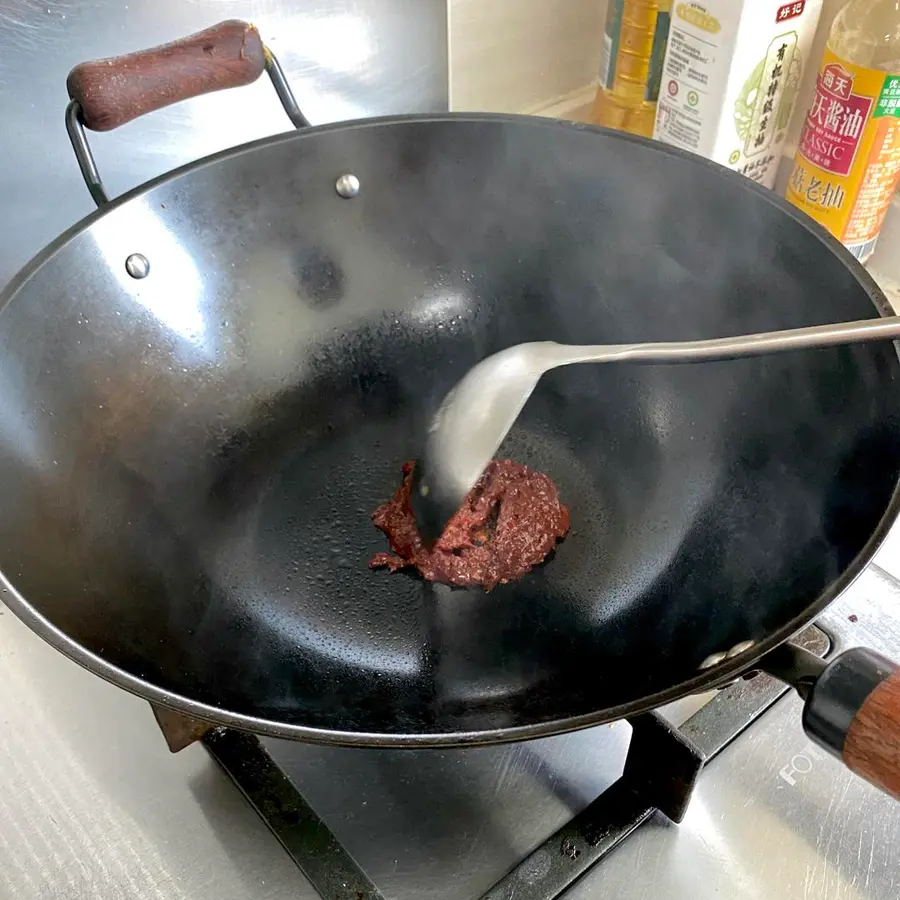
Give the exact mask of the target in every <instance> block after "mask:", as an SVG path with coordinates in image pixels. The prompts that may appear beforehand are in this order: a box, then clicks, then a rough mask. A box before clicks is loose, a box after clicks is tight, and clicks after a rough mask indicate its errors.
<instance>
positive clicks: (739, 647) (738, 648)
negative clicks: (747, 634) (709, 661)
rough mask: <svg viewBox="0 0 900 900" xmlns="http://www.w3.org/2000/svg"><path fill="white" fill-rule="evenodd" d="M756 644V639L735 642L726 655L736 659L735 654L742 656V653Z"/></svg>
mask: <svg viewBox="0 0 900 900" xmlns="http://www.w3.org/2000/svg"><path fill="white" fill-rule="evenodd" d="M755 646H756V641H741V642H740V643H739V644H735V645H734V646H733V647H732V648H731V649H730V650H729V651H728V653H727V654H726V655H727V657H728V659H734V658H735V656H740V655H741V654H742V653H746V652H747V651H748V650H751V649H752V648H753V647H755Z"/></svg>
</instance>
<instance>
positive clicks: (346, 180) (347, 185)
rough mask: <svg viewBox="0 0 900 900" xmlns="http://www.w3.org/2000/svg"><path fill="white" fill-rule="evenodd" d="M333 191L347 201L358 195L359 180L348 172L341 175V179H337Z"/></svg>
mask: <svg viewBox="0 0 900 900" xmlns="http://www.w3.org/2000/svg"><path fill="white" fill-rule="evenodd" d="M334 189H335V190H336V191H337V192H338V195H339V196H341V197H343V198H344V199H345V200H349V199H350V198H351V197H355V196H356V195H357V194H358V193H359V179H358V178H357V177H356V176H355V175H352V174H350V173H349V172H348V173H347V174H346V175H341V177H340V178H338V180H337V181H336V182H335V183H334Z"/></svg>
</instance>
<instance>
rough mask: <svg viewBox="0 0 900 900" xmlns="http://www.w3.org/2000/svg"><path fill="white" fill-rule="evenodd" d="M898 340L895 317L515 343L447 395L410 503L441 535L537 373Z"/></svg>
mask: <svg viewBox="0 0 900 900" xmlns="http://www.w3.org/2000/svg"><path fill="white" fill-rule="evenodd" d="M896 338H900V316H893V317H890V318H882V319H866V320H864V321H862V322H844V323H840V324H836V325H816V326H812V327H809V328H797V329H794V330H791V331H771V332H764V333H761V334H748V335H743V336H739V337H727V338H715V339H712V340H702V341H680V342H671V343H653V344H609V345H602V344H601V345H599V346H576V345H567V344H557V343H553V342H551V341H541V342H536V343H528V344H518V345H516V346H514V347H509V348H507V349H506V350H502V351H500V352H499V353H495V354H494V355H493V356H489V357H487V359H484V360H482V361H481V362H480V363H478V364H477V365H476V366H475V367H474V368H472V369H470V370H469V372H468V374H467V375H466V376H465V377H464V378H463V379H462V380H461V381H460V382H459V383H458V384H457V385H456V387H454V388H453V390H451V391H450V393H449V394H447V396H446V397H445V398H444V401H443V403H442V404H441V405H440V407H439V408H438V411H437V413H435V415H434V418H433V419H432V421H431V425H430V427H429V429H428V435H427V438H426V441H425V447H424V453H423V454H422V456H421V457H420V458H419V461H418V463H417V464H416V469H415V482H414V486H413V492H412V498H411V502H412V506H413V511H414V512H415V514H416V519H417V521H418V524H419V528H420V531H421V533H422V536H423V538H424V539H425V540H426V541H433V540H435V539H436V538H437V537H439V536H440V534H441V532H442V531H443V530H444V526H445V525H446V524H447V522H448V520H449V519H450V517H451V516H452V515H453V514H454V513H455V512H456V510H457V509H459V507H460V504H461V503H462V501H463V498H464V497H465V495H466V494H467V493H468V492H469V491H470V490H471V489H472V487H473V486H474V484H475V482H476V481H477V480H478V478H479V476H480V475H481V473H482V472H483V471H484V467H485V466H486V465H487V464H488V462H490V460H491V459H492V458H493V456H494V454H495V453H496V452H497V449H498V448H499V447H500V444H501V443H502V442H503V439H504V438H505V437H506V435H507V433H508V432H509V430H510V428H512V426H513V423H514V422H515V421H516V419H517V418H518V416H519V413H520V412H521V411H522V407H523V406H524V405H525V403H526V401H527V400H528V398H529V397H530V396H531V393H532V391H533V390H534V388H535V386H536V385H537V383H538V381H539V380H540V378H541V376H542V375H543V374H544V373H545V372H547V371H549V370H550V369H555V368H557V367H559V366H569V365H573V364H575V363H621V362H625V363H656V364H666V365H671V364H675V363H698V362H709V361H713V360H727V359H739V358H742V357H748V356H765V355H768V354H770V353H785V352H787V351H789V350H814V349H821V348H824V347H834V346H837V345H843V344H860V343H867V342H869V341H883V340H891V339H896Z"/></svg>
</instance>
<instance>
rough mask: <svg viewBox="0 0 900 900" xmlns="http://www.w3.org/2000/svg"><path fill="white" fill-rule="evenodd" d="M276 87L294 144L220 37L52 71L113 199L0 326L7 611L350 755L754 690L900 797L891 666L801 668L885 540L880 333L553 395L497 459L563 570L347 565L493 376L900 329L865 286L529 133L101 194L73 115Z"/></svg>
mask: <svg viewBox="0 0 900 900" xmlns="http://www.w3.org/2000/svg"><path fill="white" fill-rule="evenodd" d="M264 69H265V70H267V71H268V72H269V75H270V76H271V77H272V81H273V83H274V84H275V87H276V89H277V90H278V91H279V94H280V96H281V97H282V100H283V102H284V104H285V108H286V109H287V110H288V113H289V115H291V117H292V119H293V120H294V122H295V124H298V125H302V124H304V120H303V117H302V114H301V113H300V112H299V110H297V108H296V104H295V103H293V100H292V98H291V97H290V92H289V90H288V88H287V85H286V84H285V82H284V79H283V77H282V76H281V72H280V70H279V69H278V67H277V62H276V61H275V59H274V57H272V56H271V54H267V51H265V49H264V48H263V45H262V43H261V41H260V39H259V36H258V34H257V33H256V31H255V30H254V29H252V28H251V27H249V26H246V25H244V24H243V23H239V22H227V23H223V24H222V25H220V26H217V27H216V28H214V29H211V30H209V31H207V32H203V33H201V34H199V35H195V36H193V37H191V38H188V39H185V40H184V41H181V42H178V43H176V44H173V45H169V46H167V47H165V48H157V49H155V50H151V51H146V52H144V53H140V54H136V55H133V56H131V57H126V58H121V59H117V60H112V61H108V62H102V63H88V64H83V65H82V66H79V67H77V68H76V69H75V70H73V72H72V74H71V76H70V79H69V92H70V95H71V97H72V98H73V99H72V103H71V104H70V107H69V111H68V114H67V124H68V127H69V132H70V135H71V137H72V139H73V143H74V146H75V149H76V153H77V155H78V159H79V162H80V163H81V166H82V170H83V172H84V174H85V177H86V180H87V182H88V184H89V187H90V188H91V191H92V194H93V195H94V197H95V198H96V199H97V200H98V202H99V203H100V208H99V210H98V211H97V212H96V213H94V214H93V215H91V216H89V217H88V218H87V219H85V220H84V221H83V222H81V223H79V224H78V225H76V226H75V227H74V228H72V229H71V230H70V231H69V232H67V233H66V234H64V235H62V236H61V237H60V238H59V239H58V240H57V241H55V242H54V243H53V244H52V245H50V246H49V247H48V248H47V249H45V250H44V251H43V252H42V253H41V254H40V255H39V256H38V257H37V258H36V259H35V260H34V261H33V262H32V263H31V264H30V265H29V266H28V267H27V268H26V269H25V270H24V271H23V272H22V273H21V274H20V275H18V276H17V278H16V279H15V280H14V281H13V283H12V284H11V285H10V286H9V287H8V288H7V289H6V291H5V293H4V294H3V298H2V304H0V309H2V312H0V480H2V484H3V492H2V497H0V568H2V571H3V574H4V584H3V587H4V589H5V593H4V594H3V596H4V599H5V601H6V603H7V605H8V606H9V607H10V608H11V609H12V610H13V611H14V612H15V613H17V614H18V615H19V616H20V617H21V618H22V619H23V620H24V621H25V622H26V623H28V624H29V625H30V626H31V627H32V628H33V629H34V630H35V631H37V632H38V633H39V634H40V635H42V636H43V637H44V638H46V639H47V640H48V641H50V642H51V643H52V644H54V645H55V646H56V647H58V648H59V649H60V650H62V651H63V652H65V653H67V654H68V655H69V656H71V657H72V658H73V659H75V660H77V661H78V662H80V663H81V664H83V665H85V666H86V667H88V668H89V669H91V670H92V671H94V672H96V673H97V674H99V675H102V676H103V677H104V678H107V679H109V680H111V681H113V682H115V683H116V684H119V685H121V686H122V687H124V688H126V689H128V690H130V691H134V692H135V693H137V694H140V695H142V696H144V697H146V698H148V699H150V700H151V701H153V702H154V703H156V704H159V705H162V706H164V707H169V708H171V709H173V710H176V711H179V712H182V713H185V714H187V715H190V716H194V717H198V718H200V719H204V720H207V721H210V722H214V723H218V724H223V725H230V726H235V727H238V728H242V729H246V730H249V731H255V732H259V733H265V734H270V735H276V736H280V737H285V738H296V739H302V740H309V741H319V742H327V743H335V744H350V745H403V746H411V745H441V744H443V745H449V744H454V745H459V744H468V743H482V742H491V741H504V740H518V739H525V738H532V737H537V736H540V735H547V734H551V733H557V732H562V731H566V730H569V729H575V728H582V727H586V726H589V725H594V724H597V723H600V722H605V721H609V720H613V719H617V718H619V717H622V716H625V715H630V714H633V713H637V712H639V711H643V710H647V709H651V708H653V707H656V706H659V705H662V704H664V703H666V702H668V701H671V700H674V699H675V698H678V697H680V696H683V695H686V694H689V693H692V692H697V691H701V690H705V689H708V688H710V687H714V686H718V685H722V684H725V683H727V682H728V681H730V680H732V679H733V678H735V677H736V676H737V675H738V674H739V673H742V672H745V671H747V670H750V669H754V668H758V667H764V668H767V669H769V670H770V671H775V672H777V673H778V674H779V675H780V676H781V677H782V678H785V679H788V680H790V681H792V682H793V683H794V684H795V685H796V686H798V687H799V688H800V689H801V690H802V691H803V693H804V694H805V695H806V696H807V697H808V700H807V706H806V715H805V722H806V726H807V729H808V730H809V732H810V733H811V734H812V735H813V737H814V738H815V739H816V740H818V741H819V742H820V743H822V744H823V745H825V746H828V747H829V748H830V749H831V750H832V752H834V753H836V754H838V755H841V754H843V756H844V759H845V761H847V762H848V763H849V764H850V765H851V767H853V768H855V769H856V770H857V771H859V772H860V773H861V774H863V775H865V776H866V777H869V778H870V779H871V780H873V781H875V782H877V783H879V784H880V785H881V786H882V787H885V788H886V789H888V790H890V791H892V792H894V793H897V792H898V791H900V766H898V765H897V760H898V758H900V737H898V726H897V718H898V714H900V678H898V676H897V675H896V674H895V669H894V667H893V665H892V664H891V663H890V662H888V661H887V660H884V659H883V658H881V657H878V656H877V655H875V654H873V653H870V652H868V651H866V650H860V649H858V650H854V651H850V652H849V653H848V654H845V655H843V656H841V657H839V658H838V659H837V660H835V661H832V662H830V663H829V664H828V665H827V667H826V666H825V664H822V663H819V662H818V661H817V660H812V659H810V658H809V657H807V656H804V655H803V654H802V652H801V651H800V650H799V649H797V648H793V647H792V646H791V645H789V644H784V642H786V641H787V640H788V639H789V638H790V637H791V636H792V635H794V634H795V633H796V632H798V631H799V630H800V629H801V628H802V627H804V626H805V625H806V624H807V623H808V622H810V621H811V620H813V619H814V618H815V617H816V616H817V615H818V614H819V613H820V612H821V611H822V610H823V609H824V608H825V607H826V606H827V605H828V604H829V603H830V602H831V601H832V600H833V599H834V598H835V597H836V596H837V595H838V594H839V593H840V591H841V590H842V589H844V588H845V587H846V586H847V585H848V584H849V583H850V582H851V581H852V580H853V578H855V577H856V575H857V574H858V573H859V572H860V571H861V569H862V568H863V567H864V566H865V564H866V563H867V562H868V561H869V560H870V559H871V557H872V555H873V553H874V551H875V550H876V548H877V547H878V545H879V543H880V541H881V539H882V538H883V536H884V535H885V533H886V531H887V530H888V528H889V526H890V525H891V524H892V522H893V521H894V520H895V518H896V516H897V511H898V497H897V479H898V472H900V391H898V389H897V387H898V385H897V382H898V378H900V361H898V357H897V352H896V349H895V347H894V345H893V344H880V345H869V346H855V347H845V348H836V349H828V350H821V351H809V352H807V351H804V352H797V353H792V354H786V355H782V356H777V357H771V358H762V359H748V360H738V361H733V362H723V363H710V364H708V365H702V366H692V367H665V366H661V367H629V366H613V367H601V366H586V367H568V368H564V369H560V370H558V371H554V372H551V373H550V374H548V375H547V377H546V378H544V379H542V381H541V382H540V385H539V386H538V389H537V390H536V392H535V393H534V395H533V397H532V398H531V399H530V401H529V403H528V405H527V407H526V408H525V410H524V412H523V415H522V416H521V418H520V420H519V421H518V423H517V425H516V427H515V428H514V430H513V431H512V433H511V434H510V436H509V439H508V441H507V443H506V445H505V446H504V447H503V448H502V454H501V455H502V456H504V457H510V458H513V459H515V460H517V461H519V462H524V463H528V464H530V465H531V466H533V467H535V468H536V469H539V470H541V471H544V472H547V473H548V474H550V475H551V477H552V478H553V479H554V480H555V481H556V483H557V484H558V486H559V488H560V491H561V495H562V497H563V499H564V500H565V501H566V502H567V503H568V504H569V505H570V507H571V517H572V523H573V528H572V532H571V534H570V535H569V537H568V538H567V539H566V540H565V541H564V542H563V543H562V544H561V545H560V546H559V547H558V549H557V551H556V553H555V555H554V556H553V557H552V558H551V559H549V560H548V561H547V562H546V563H545V564H544V565H543V566H541V567H539V568H538V569H536V570H534V571H533V572H531V573H530V574H529V575H527V576H526V577H524V578H523V579H521V580H520V581H518V582H516V583H514V584H509V585H505V586H502V587H499V588H497V589H496V590H494V591H492V592H491V593H490V594H485V593H483V592H481V591H479V590H459V589H451V588H449V587H444V586H440V585H432V584H426V583H423V582H422V581H421V580H418V579H417V578H416V577H415V576H413V575H409V574H394V575H390V574H387V573H386V572H373V571H370V570H369V569H368V568H367V562H368V560H369V558H370V557H371V556H372V555H373V554H374V553H375V552H376V551H378V550H382V549H386V543H385V541H384V538H383V536H382V535H381V534H380V533H379V532H377V531H376V530H375V529H374V528H373V526H372V524H371V522H370V518H369V517H370V513H371V512H372V510H374V509H375V507H376V506H377V505H378V504H380V503H381V502H382V501H384V500H385V499H386V498H387V497H388V496H389V495H390V494H391V492H392V491H393V490H394V488H395V487H396V486H397V485H398V484H399V479H400V468H401V465H402V464H403V462H404V461H406V460H407V459H408V458H410V457H411V456H414V455H415V454H416V452H417V451H418V448H419V447H420V442H421V440H422V438H423V435H424V428H425V425H426V423H427V422H428V420H429V418H430V416H431V414H432V413H433V412H434V409H435V407H436V405H437V404H438V403H439V402H440V400H441V398H442V397H443V395H444V394H445V393H446V391H447V390H448V389H449V388H450V387H451V386H452V385H453V384H454V383H455V382H456V381H457V380H458V379H459V378H460V377H461V376H462V375H463V374H464V373H465V372H466V371H467V370H468V368H470V367H471V366H472V365H473V364H474V363H476V362H477V361H478V360H480V359H482V358H483V357H484V356H486V355H487V354H490V353H493V352H495V351H498V350H500V349H502V348H504V347H507V346H509V345H512V344H516V343H519V342H524V341H534V340H555V341H560V342H563V343H598V344H599V343H607V344H609V343H625V342H637V341H654V340H692V339H700V338H705V337H719V336H724V335H728V334H740V333H749V332H756V331H770V330H775V329H786V328H796V327H800V326H805V325H814V324H823V323H827V322H837V321H841V320H852V319H864V318H872V317H876V316H878V315H879V314H885V313H886V312H887V311H888V309H887V304H886V301H885V298H884V297H883V295H882V294H881V292H880V291H879V290H878V288H877V287H876V285H875V284H874V283H873V281H872V280H871V279H870V278H869V276H868V275H867V274H866V272H865V271H864V270H863V268H862V267H861V266H859V265H858V264H857V263H856V262H855V261H854V260H853V259H852V258H851V257H850V256H849V254H848V253H846V252H845V251H844V250H843V249H842V248H841V247H840V246H839V245H838V244H837V243H836V242H835V241H833V240H832V239H831V238H830V237H828V236H827V235H826V234H825V232H824V231H822V230H821V229H819V228H818V227H817V226H816V225H814V224H813V223H812V222H811V221H809V220H807V219H806V218H805V217H804V216H803V214H802V213H800V212H798V211H796V210H794V209H792V208H790V207H789V206H787V205H786V204H785V203H783V202H782V201H781V200H780V199H778V198H777V197H775V196H774V195H773V194H771V193H769V192H767V191H764V190H762V189H760V188H758V187H756V186H755V185H753V184H752V183H751V182H750V181H749V180H747V179H744V178H742V177H740V176H738V175H736V174H734V173H731V172H729V171H726V170H725V169H722V168H719V167H717V166H715V165H711V164H709V163H707V162H704V161H702V160H700V159H697V158H694V157H692V156H689V155H687V154H684V153H680V152H678V151H675V150H671V149H667V148H665V147H661V146H658V145H654V144H651V143H650V142H648V141H644V140H639V139H632V138H629V137H623V136H621V135H616V134H612V133H608V132H605V131H603V130H599V129H593V128H585V127H583V126H579V125H574V124H561V123H557V122H551V121H546V120H541V119H534V118H523V117H515V116H493V115H441V116H414V117H398V118H390V119H378V120H371V121H364V122H353V123H347V124H341V125H333V126H327V127H319V128H311V129H304V130H300V131H295V132H292V133H290V134H286V135H282V136H278V137H274V138H270V139H266V140H263V141H260V142H257V143H254V144H249V145H246V146H243V147H239V148H237V149H234V150H231V151H229V152H226V153H222V154H219V155H217V156H214V157H211V158H209V159H205V160H201V161H199V162H197V163H194V164H192V165H189V166H187V167H185V168H183V169H179V170H177V171H175V172H171V173H169V174H167V175H165V176H164V177H161V178H158V179H156V180H154V181H151V182H149V183H147V184H145V185H143V186H142V187H140V188H138V189H137V190H135V191H132V192H131V193H129V194H127V195H126V196H124V197H121V198H119V199H117V200H115V201H112V202H109V201H108V200H107V198H106V195H105V192H104V190H103V187H102V182H101V180H100V177H99V173H98V172H97V168H96V166H95V165H94V163H93V160H92V158H91V156H90V149H89V147H88V144H87V141H86V138H85V134H84V131H83V128H84V127H85V126H86V127H88V128H92V129H95V130H103V129H108V128H113V127H116V126H118V125H120V124H122V123H124V122H126V121H128V119H130V118H133V117H134V116H136V115H139V114H142V113H144V112H148V111H151V110H152V109H155V108H158V107H160V106H162V105H165V104H166V103H169V102H174V101H175V100H178V99H182V98H184V97H187V96H192V95H195V94H198V93H202V92H204V91H208V90H213V89H218V88H223V87H231V86H234V85H236V84H241V83H247V82H249V81H252V80H253V79H255V78H256V77H258V76H259V74H260V73H261V72H262V71H263V70H264ZM349 176H353V177H352V178H351V177H349ZM779 645H784V646H782V647H781V648H780V649H776V648H779ZM773 651H774V652H773Z"/></svg>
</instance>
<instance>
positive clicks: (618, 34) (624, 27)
mask: <svg viewBox="0 0 900 900" xmlns="http://www.w3.org/2000/svg"><path fill="white" fill-rule="evenodd" d="M671 7H672V0H609V11H608V13H607V18H606V33H605V34H604V37H603V56H602V60H601V63H600V85H599V87H598V89H597V99H596V100H595V102H594V112H593V116H592V121H593V122H594V123H595V124H597V125H606V126H607V127H609V128H618V129H619V130H620V131H628V132H630V133H631V134H641V135H644V136H645V137H651V136H652V134H653V123H654V119H655V118H656V101H657V99H658V97H659V84H660V79H661V77H662V63H663V56H664V55H665V50H666V41H667V39H668V37H669V16H670V10H671Z"/></svg>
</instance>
